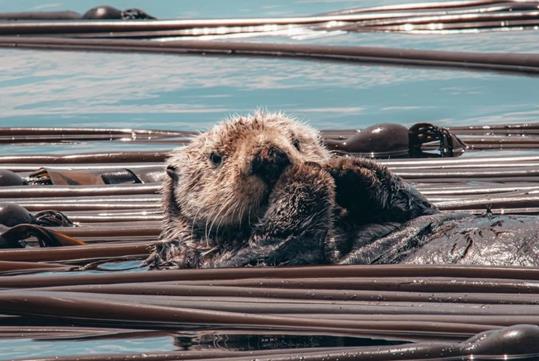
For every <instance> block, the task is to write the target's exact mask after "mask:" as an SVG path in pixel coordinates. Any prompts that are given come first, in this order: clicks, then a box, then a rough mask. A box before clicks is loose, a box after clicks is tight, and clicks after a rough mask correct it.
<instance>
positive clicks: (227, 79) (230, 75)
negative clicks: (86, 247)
mask: <svg viewBox="0 0 539 361" xmlns="http://www.w3.org/2000/svg"><path fill="white" fill-rule="evenodd" d="M382 3H383V4H396V3H404V2H403V1H397V0H391V1H383V2H380V1H370V0H369V1H339V0H336V1H317V0H296V1H284V0H280V1H259V2H253V1H246V0H233V1H226V2H223V1H216V0H213V1H210V0H206V1H196V2H195V1H193V2H188V1H181V2H179V1H153V2H145V1H127V0H125V1H110V2H109V4H110V5H113V6H116V7H118V8H129V7H140V8H143V9H145V10H146V11H148V12H149V13H150V14H153V15H155V16H157V17H160V18H219V17H261V16H290V15H309V14H317V13H321V12H325V11H330V10H337V9H343V8H349V7H357V6H371V5H378V4H382ZM98 4H99V2H94V1H91V0H82V1H77V2H67V1H55V2H50V3H47V2H43V1H37V0H23V1H17V2H14V1H7V0H0V11H22V10H64V9H71V10H76V11H79V12H84V11H86V10H87V9H89V8H91V7H92V6H95V5H98ZM240 40H241V39H240ZM538 40H539V31H533V30H530V31H498V32H482V33H459V34H444V35H428V34H427V35H418V34H395V33H391V34H389V33H368V34H343V33H340V32H334V33H325V34H323V33H322V34H320V33H319V34H312V33H308V34H297V33H290V34H280V35H278V36H277V35H275V36H263V37H257V38H247V39H245V41H276V42H291V43H316V44H339V45H368V46H388V47H403V48H416V49H443V50H468V51H503V52H536V51H537V50H538V47H539V45H537V44H539V41H538ZM538 99H539V78H538V77H532V76H524V75H508V74H500V73H487V72H473V71H463V70H440V69H423V68H407V67H396V66H375V65H362V64H343V63H335V62H318V61H305V60H283V59H269V58H265V59H261V58H238V57H227V56H225V57H204V56H172V55H154V54H152V55H148V54H111V53H85V52H47V51H34V50H12V49H0V109H1V111H0V126H3V127H5V126H7V127H9V126H24V127H26V126H28V127H30V126H32V127H40V126H47V127H48V126H55V127H71V126H73V127H82V126H84V127H129V128H160V129H186V130H187V129H189V130H199V129H200V130H203V129H207V128H208V127H209V126H211V125H212V124H214V123H215V122H217V121H219V120H221V119H223V118H224V117H226V116H229V115H231V114H235V113H248V112H250V111H253V110H254V109H256V108H263V109H268V110H270V111H284V112H286V113H289V114H291V115H294V116H296V117H298V118H299V119H301V120H304V121H306V122H308V123H310V124H311V125H313V126H315V127H317V128H361V127H365V126H368V125H372V124H375V123H380V122H396V123H401V124H405V125H411V124H413V123H416V122H425V121H427V122H433V123H436V124H440V125H445V126H449V125H465V124H499V123H512V122H513V123H514V122H526V121H537V120H539V102H538ZM103 147H108V145H107V144H101V143H92V144H82V145H81V144H78V145H74V146H69V145H61V146H52V147H51V146H49V145H38V146H32V147H20V146H19V147H6V149H7V150H8V151H9V152H24V153H29V152H38V151H39V152H40V151H46V152H70V151H71V152H72V151H77V150H79V151H81V150H82V151H92V150H95V149H103ZM110 147H111V148H114V147H118V146H117V145H114V144H110Z"/></svg>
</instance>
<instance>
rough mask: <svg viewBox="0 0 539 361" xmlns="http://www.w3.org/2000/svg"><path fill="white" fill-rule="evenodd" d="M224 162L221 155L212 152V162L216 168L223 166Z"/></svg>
mask: <svg viewBox="0 0 539 361" xmlns="http://www.w3.org/2000/svg"><path fill="white" fill-rule="evenodd" d="M222 161H223V157H222V156H221V154H219V153H216V152H211V154H210V162H211V163H212V164H213V165H214V166H218V165H219V164H221V162H222Z"/></svg>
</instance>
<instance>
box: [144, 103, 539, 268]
mask: <svg viewBox="0 0 539 361" xmlns="http://www.w3.org/2000/svg"><path fill="white" fill-rule="evenodd" d="M167 174H168V177H166V179H165V181H164V183H163V203H164V212H165V221H164V227H163V232H162V234H161V238H162V242H160V243H159V244H158V245H157V246H156V248H155V250H154V252H153V253H152V255H151V256H150V258H149V259H148V263H149V264H150V266H151V267H155V268H163V267H165V268H206V267H240V266H248V265H252V266H258V265H301V264H328V263H342V264H350V263H356V264H357V263H363V264H369V263H397V262H405V263H439V262H451V263H475V264H478V263H479V264H481V263H488V264H492V263H493V260H494V259H493V257H492V256H493V253H492V252H491V253H489V252H482V251H481V250H479V251H477V250H475V247H486V243H487V242H486V241H485V242H482V243H481V242H477V240H478V239H479V238H481V237H482V239H485V240H487V241H488V238H485V237H483V236H482V235H483V233H482V232H481V231H479V233H473V232H472V233H470V232H469V231H467V227H470V225H471V223H469V222H468V223H466V221H463V219H466V217H468V218H467V219H471V218H470V216H464V215H461V214H452V215H451V214H442V213H439V212H438V210H437V209H436V208H435V207H434V206H433V205H432V204H430V203H429V202H428V201H427V200H426V199H425V198H424V197H423V196H422V195H421V194H420V193H419V192H417V191H416V190H415V189H414V188H412V187H411V186H409V185H408V184H406V183H405V182H404V181H403V180H402V179H401V178H399V177H397V176H396V175H394V174H392V173H391V172H389V171H388V170H387V169H386V168H385V167H383V166H381V165H379V164H378V163H375V162H373V161H370V160H366V159H362V158H353V157H341V156H331V154H330V153H329V152H328V151H327V150H326V148H325V147H324V146H323V145H322V143H321V141H320V138H319V135H318V133H317V132H316V131H314V130H313V129H311V128H309V127H307V126H305V125H304V124H301V123H298V122H296V121H294V120H293V119H290V118H288V117H286V116H284V115H282V114H271V113H261V112H258V113H255V114H253V115H251V116H247V117H237V118H234V119H230V120H228V121H225V122H223V123H221V124H219V125H217V126H216V127H214V128H213V129H212V130H210V131H208V132H206V133H202V134H201V135H199V136H198V137H196V138H195V139H194V140H193V141H192V142H191V143H190V144H189V145H188V146H186V147H184V148H181V149H179V150H177V151H174V153H173V154H172V156H171V158H170V159H169V161H168V163H167ZM506 217H508V216H506ZM476 218H477V217H476ZM480 218H481V217H479V218H477V219H478V220H480ZM502 218H503V217H502ZM485 219H487V220H486V221H484V222H483V223H482V227H483V228H484V231H485V235H487V234H488V235H489V236H490V235H491V234H493V235H496V234H498V233H496V231H492V229H493V227H494V226H493V225H492V224H491V223H492V222H491V223H488V220H490V218H485ZM498 221H501V222H502V223H503V222H506V220H505V219H500V220H498ZM494 222H496V221H494ZM511 222H512V223H511V225H512V227H513V228H511V229H512V230H515V231H516V230H517V228H518V226H517V225H516V223H515V222H517V221H516V220H512V221H511ZM479 223H480V222H479ZM536 223H537V222H536ZM494 228H495V227H494ZM489 230H490V231H491V233H488V232H489ZM446 231H447V232H451V234H452V236H451V235H447V236H446V235H445V234H444V232H446ZM528 233H529V232H528ZM535 233H538V232H537V231H536V232H535ZM458 234H462V237H460V236H459V235H458ZM480 235H481V236H480ZM451 237H452V238H451ZM459 237H460V238H459ZM474 237H475V241H476V242H475V244H474ZM493 237H494V236H493ZM496 237H498V236H496ZM496 237H494V238H496ZM461 238H462V239H464V241H462V242H461V241H460V239H461ZM500 239H501V238H500ZM500 239H498V240H493V242H494V243H493V244H495V247H497V249H498V250H500V245H501V243H500V242H499V240H500ZM536 239H539V237H536ZM431 241H432V242H431ZM444 242H445V243H444ZM451 242H452V243H451ZM528 243H529V242H528ZM536 243H537V242H536ZM528 246H529V244H528ZM515 247H516V248H519V249H522V245H520V246H519V245H516V246H515ZM446 248H447V249H446ZM536 248H538V246H536ZM437 250H439V252H438V251H437ZM505 250H507V251H509V250H512V253H514V254H518V252H516V251H515V249H513V248H511V247H506V248H505ZM437 252H438V253H444V254H443V255H441V254H438V253H437ZM515 252H516V253H515ZM506 253H507V252H506ZM536 253H537V251H536ZM446 254H447V255H446ZM502 259H503V261H502V262H501V263H502V264H507V265H511V264H512V265H520V264H521V263H525V264H526V265H528V263H530V262H532V263H533V260H532V261H530V259H533V256H530V257H527V256H526V257H524V256H522V257H520V258H519V257H516V258H513V259H512V260H511V259H510V258H508V257H502ZM535 259H537V257H535ZM521 261H522V262H521ZM535 262H536V263H537V264H539V261H535ZM498 264H499V263H498Z"/></svg>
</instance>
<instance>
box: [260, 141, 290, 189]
mask: <svg viewBox="0 0 539 361" xmlns="http://www.w3.org/2000/svg"><path fill="white" fill-rule="evenodd" d="M289 164H290V159H289V158H288V155H286V153H285V152H283V151H282V150H281V149H279V148H277V147H275V146H268V147H265V148H263V149H262V150H261V151H260V152H258V154H257V155H256V156H255V157H254V159H253V161H252V163H251V173H252V174H253V175H257V176H259V177H260V178H262V179H263V180H265V181H267V182H268V183H273V182H275V181H276V180H277V179H278V178H279V177H280V175H281V173H282V172H283V170H284V169H285V168H286V167H287V166H288V165H289Z"/></svg>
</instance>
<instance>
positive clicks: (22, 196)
mask: <svg viewBox="0 0 539 361" xmlns="http://www.w3.org/2000/svg"><path fill="white" fill-rule="evenodd" d="M537 129H539V126H537V125H536V124H531V123H530V124H520V125H512V126H492V127H479V128H477V127H459V128H453V129H452V132H453V133H454V134H458V136H459V138H460V139H462V140H463V141H465V142H466V143H467V150H466V152H465V155H464V156H463V157H460V158H400V159H392V160H381V162H383V163H385V164H386V165H387V166H389V167H390V168H391V169H392V170H393V171H395V172H396V173H398V174H400V175H401V176H402V177H404V178H406V179H407V180H408V181H410V182H413V183H414V184H415V185H416V186H417V187H418V188H419V189H420V190H421V191H422V192H423V193H424V194H425V195H426V196H427V197H428V198H429V199H430V200H431V201H432V202H434V203H435V204H436V205H437V206H438V207H440V208H441V209H442V210H444V211H455V210H459V211H463V212H469V213H475V214H492V215H495V214H500V213H504V214H537V213H538V211H539V201H538V198H537V197H536V196H535V193H536V192H537V191H538V190H539V187H538V186H537V184H536V179H537V164H538V163H539V157H538V156H537V155H535V149H536V147H537V141H538V140H539V139H538V138H537V135H536V133H537ZM192 134H193V133H190V132H172V131H142V130H111V129H69V130H68V129H17V128H9V129H2V130H0V135H1V136H2V139H4V142H10V143H17V144H20V145H24V144H29V143H32V142H43V141H46V142H75V143H76V142H80V141H83V140H84V141H103V139H105V138H106V139H110V141H111V142H115V141H122V142H139V143H148V142H149V143H156V144H160V145H163V146H165V147H168V148H171V147H173V146H177V145H181V144H183V143H185V142H188V141H189V137H190V136H192ZM322 134H323V136H324V139H325V140H326V142H336V141H341V140H347V139H353V137H357V136H358V133H357V131H353V130H331V131H330V130H328V131H323V132H322ZM437 147H438V145H437V143H436V142H432V143H427V144H425V145H424V146H423V148H424V150H425V151H430V152H436V150H437ZM493 149H497V150H498V151H499V149H505V150H511V149H513V150H514V151H515V150H520V151H522V150H526V151H527V152H528V153H527V155H515V156H496V157H493V156H492V155H493V154H496V155H499V152H494V153H493V152H492V150H493ZM166 155H167V152H166V151H147V152H140V151H139V152H116V153H92V154H70V155H20V156H8V155H6V156H1V157H0V169H2V170H4V171H8V170H9V171H12V172H14V174H15V175H16V176H18V177H19V178H20V179H21V180H23V181H24V180H26V181H27V182H28V180H33V182H31V183H32V184H22V183H21V184H20V185H12V186H5V187H1V188H0V200H1V203H4V204H5V203H15V204H19V205H21V206H24V207H25V208H26V209H28V211H30V212H31V213H32V214H33V217H34V218H39V217H38V215H39V213H40V212H43V211H46V210H51V209H54V210H57V211H61V212H63V213H64V214H65V215H66V216H67V217H68V218H69V219H70V220H71V221H72V222H73V223H74V224H73V225H69V224H64V225H63V226H60V227H47V226H44V227H41V228H40V229H41V230H44V232H60V233H61V234H62V235H63V236H65V237H68V238H67V239H68V240H69V237H73V238H74V239H77V240H82V241H84V242H85V244H84V245H69V246H60V247H44V248H43V247H39V244H38V243H37V241H36V237H37V238H40V237H41V235H40V234H37V233H29V236H33V237H29V238H28V239H27V240H26V244H18V246H20V247H23V246H26V247H25V248H19V249H15V248H5V249H2V250H0V259H1V261H0V270H1V274H0V288H1V290H0V305H1V306H0V309H1V310H2V311H1V314H2V315H1V316H0V318H1V321H2V322H1V326H0V335H1V338H2V340H1V341H0V343H1V344H2V348H3V349H4V350H5V351H3V353H4V355H3V358H11V359H28V358H32V359H39V360H52V359H54V360H58V359H66V360H67V359H69V360H72V359H79V360H137V359H151V360H177V359H178V360H179V359H260V360H285V359H299V358H301V359H305V360H321V359H324V360H337V359H339V360H343V359H345V360H346V359H350V360H352V359H373V360H396V359H400V360H402V359H404V360H406V359H410V360H411V359H414V360H418V359H419V360H421V359H423V360H427V359H433V358H436V359H444V360H460V359H468V357H470V355H474V357H475V359H496V358H497V357H504V355H505V356H506V357H507V358H513V357H520V358H521V359H522V358H528V359H533V358H534V357H537V354H535V353H536V352H539V349H537V340H538V339H539V327H538V326H535V325H537V324H539V303H538V297H537V294H538V293H539V291H538V290H539V271H538V270H537V269H530V268H500V267H488V266H485V267H464V266H447V265H440V266H436V265H429V266H412V265H365V266H319V267H300V268H241V269H206V270H169V271H147V270H146V269H145V267H144V266H143V265H142V260H143V259H144V258H145V257H146V256H147V254H148V252H149V247H150V246H151V245H152V244H153V243H154V242H156V240H157V238H158V234H159V231H160V219H161V210H160V206H159V203H160V201H159V199H160V198H159V194H158V193H159V184H160V177H162V174H163V173H164V172H163V161H164V159H165V158H166ZM127 175H129V177H128V176H127ZM45 215H47V214H45ZM41 219H42V221H43V218H41ZM44 219H45V221H58V220H54V219H53V220H51V219H50V218H47V217H45V218H44ZM60 222H63V220H60ZM17 227H21V226H15V227H11V230H13V229H16V228H17ZM27 227H28V226H27ZM6 228H9V227H4V228H3V229H4V230H6ZM10 232H11V231H10ZM5 234H6V233H4V235H5ZM52 238H53V239H56V237H52ZM60 241H61V242H68V241H66V240H64V239H61V240H60ZM42 245H48V244H46V242H45V244H42ZM10 345H11V346H10ZM10 348H14V349H13V350H12V351H10ZM23 350H24V351H23Z"/></svg>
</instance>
